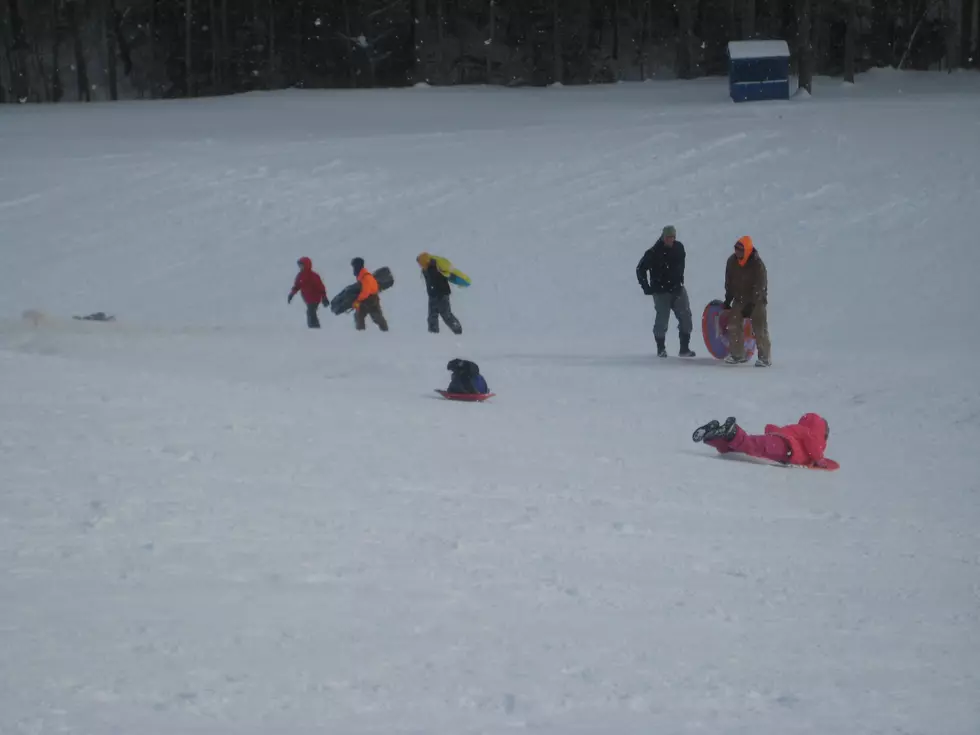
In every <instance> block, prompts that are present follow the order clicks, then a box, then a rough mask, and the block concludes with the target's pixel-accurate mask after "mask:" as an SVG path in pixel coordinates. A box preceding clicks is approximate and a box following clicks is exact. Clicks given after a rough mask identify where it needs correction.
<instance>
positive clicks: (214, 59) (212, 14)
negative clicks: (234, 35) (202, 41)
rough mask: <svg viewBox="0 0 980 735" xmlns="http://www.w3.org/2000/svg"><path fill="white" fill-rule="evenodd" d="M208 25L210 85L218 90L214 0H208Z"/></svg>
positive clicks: (219, 83)
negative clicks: (209, 36) (209, 38)
mask: <svg viewBox="0 0 980 735" xmlns="http://www.w3.org/2000/svg"><path fill="white" fill-rule="evenodd" d="M208 25H209V26H210V31H211V86H212V87H214V88H215V89H216V90H219V91H220V89H221V65H220V64H219V63H218V59H219V56H218V45H219V44H220V42H221V40H220V36H219V35H218V13H217V9H216V8H215V5H214V0H208Z"/></svg>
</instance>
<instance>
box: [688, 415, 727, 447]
mask: <svg viewBox="0 0 980 735" xmlns="http://www.w3.org/2000/svg"><path fill="white" fill-rule="evenodd" d="M737 431H738V424H737V423H735V417H734V416H729V417H728V418H727V419H726V420H725V423H723V424H719V423H718V422H717V421H709V422H708V423H706V424H705V425H704V426H699V427H698V428H697V429H695V431H694V435H693V436H692V437H691V438H692V439H694V441H695V442H708V441H713V440H715V439H723V440H724V441H726V442H730V441H731V440H732V439H734V438H735V433H736V432H737Z"/></svg>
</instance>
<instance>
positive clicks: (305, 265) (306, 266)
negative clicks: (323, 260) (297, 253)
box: [296, 255, 313, 271]
mask: <svg viewBox="0 0 980 735" xmlns="http://www.w3.org/2000/svg"><path fill="white" fill-rule="evenodd" d="M296 265H298V266H299V267H300V268H302V269H303V270H304V271H308V270H312V269H313V261H312V260H310V259H309V258H307V257H306V256H305V255H304V256H303V257H302V258H300V259H299V260H297V261H296Z"/></svg>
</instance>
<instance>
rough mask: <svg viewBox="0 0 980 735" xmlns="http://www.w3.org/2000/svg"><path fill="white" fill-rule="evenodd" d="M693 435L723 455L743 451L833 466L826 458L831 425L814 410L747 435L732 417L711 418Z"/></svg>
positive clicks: (789, 461)
mask: <svg viewBox="0 0 980 735" xmlns="http://www.w3.org/2000/svg"><path fill="white" fill-rule="evenodd" d="M692 438H693V439H694V441H695V442H702V441H703V442H704V443H705V444H707V445H709V446H712V447H714V448H715V449H717V450H718V451H719V452H720V453H722V454H727V453H728V452H740V453H742V454H747V455H749V456H750V457H758V458H759V459H768V460H771V461H773V462H781V463H783V464H796V465H805V466H813V467H828V466H830V461H829V460H827V459H826V458H825V457H824V452H825V451H826V450H827V440H828V439H829V438H830V425H829V424H828V423H827V420H826V419H825V418H823V416H820V415H819V414H815V413H807V414H804V415H803V416H802V417H801V418H800V420H799V421H798V422H797V423H795V424H789V425H787V426H776V425H775V424H766V428H765V433H763V434H754V435H753V434H747V433H746V432H745V431H744V430H743V429H742V427H741V426H739V425H738V424H737V423H735V417H734V416H731V417H729V418H728V420H727V421H725V423H724V424H720V423H719V422H717V421H709V422H708V423H707V424H705V425H704V426H701V427H699V428H698V429H697V430H696V431H695V432H694V436H693V437H692Z"/></svg>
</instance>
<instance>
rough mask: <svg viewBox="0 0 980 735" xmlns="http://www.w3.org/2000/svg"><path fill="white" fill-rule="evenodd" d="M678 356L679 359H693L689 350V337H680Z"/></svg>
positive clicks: (687, 335) (692, 354) (686, 335)
mask: <svg viewBox="0 0 980 735" xmlns="http://www.w3.org/2000/svg"><path fill="white" fill-rule="evenodd" d="M679 354H680V356H681V357H694V352H693V351H692V350H691V335H689V334H682V335H681V351H680V353H679Z"/></svg>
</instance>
